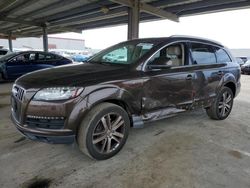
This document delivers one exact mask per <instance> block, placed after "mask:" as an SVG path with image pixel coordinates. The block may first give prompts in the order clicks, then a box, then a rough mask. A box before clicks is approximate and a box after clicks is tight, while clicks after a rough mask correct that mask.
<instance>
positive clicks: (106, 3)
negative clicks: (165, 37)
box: [0, 0, 250, 37]
mask: <svg viewBox="0 0 250 188" xmlns="http://www.w3.org/2000/svg"><path fill="white" fill-rule="evenodd" d="M124 2H125V3H124ZM126 2H129V1H128V0H116V1H115V0H113V1H112V0H1V1H0V33H1V34H6V35H8V34H9V33H12V35H14V36H17V37H28V36H39V35H42V26H44V25H46V26H47V28H48V33H49V34H52V33H60V32H66V31H74V32H81V30H85V29H93V28H99V27H107V26H113V25H119V24H126V23H127V22H128V11H127V10H128V8H127V5H126ZM145 4H146V5H149V6H150V7H153V8H157V9H152V10H157V11H158V10H160V11H164V12H166V13H170V14H171V15H174V16H177V17H182V16H188V15H195V14H203V13H207V12H218V11H224V10H232V9H240V8H247V7H250V0H141V7H142V8H143V7H144V5H145ZM157 19H163V18H162V16H157V12H156V13H153V12H151V13H150V12H148V11H143V10H141V14H140V20H141V21H150V20H157Z"/></svg>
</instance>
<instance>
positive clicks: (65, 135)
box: [11, 114, 75, 144]
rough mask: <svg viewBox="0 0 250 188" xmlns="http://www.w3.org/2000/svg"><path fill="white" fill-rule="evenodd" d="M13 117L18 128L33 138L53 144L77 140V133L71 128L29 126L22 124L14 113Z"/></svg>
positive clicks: (26, 135) (69, 142)
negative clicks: (56, 128)
mask: <svg viewBox="0 0 250 188" xmlns="http://www.w3.org/2000/svg"><path fill="white" fill-rule="evenodd" d="M11 119H12V122H13V123H14V125H15V126H16V128H17V130H18V131H19V132H20V133H21V134H23V135H24V136H25V137H27V138H29V139H31V140H35V141H40V142H46V143H51V144H71V143H73V142H74V141H75V134H74V132H73V131H72V130H70V129H58V130H54V129H53V130H52V129H42V128H29V127H28V126H27V125H21V124H20V123H19V122H18V121H17V120H16V119H15V117H14V116H13V114H11Z"/></svg>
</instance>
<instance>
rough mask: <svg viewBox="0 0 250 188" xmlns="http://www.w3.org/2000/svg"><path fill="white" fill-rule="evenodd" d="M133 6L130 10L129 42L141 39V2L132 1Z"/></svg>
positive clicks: (138, 0) (137, 0)
mask: <svg viewBox="0 0 250 188" xmlns="http://www.w3.org/2000/svg"><path fill="white" fill-rule="evenodd" d="M132 4H133V6H132V7H129V8H128V40H131V39H136V38H138V37H139V22H140V0H132Z"/></svg>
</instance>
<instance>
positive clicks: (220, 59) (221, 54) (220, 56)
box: [215, 47, 232, 63]
mask: <svg viewBox="0 0 250 188" xmlns="http://www.w3.org/2000/svg"><path fill="white" fill-rule="evenodd" d="M215 54H216V57H217V63H226V62H231V61H232V60H231V58H230V57H229V55H228V54H227V53H226V51H225V50H224V49H221V48H217V47H216V48H215Z"/></svg>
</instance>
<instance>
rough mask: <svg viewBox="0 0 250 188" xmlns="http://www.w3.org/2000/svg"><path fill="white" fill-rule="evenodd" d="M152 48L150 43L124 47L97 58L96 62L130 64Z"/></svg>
mask: <svg viewBox="0 0 250 188" xmlns="http://www.w3.org/2000/svg"><path fill="white" fill-rule="evenodd" d="M152 47H153V44H151V43H138V44H136V45H133V44H128V45H124V46H122V47H120V48H116V49H115V50H112V51H110V52H108V53H106V54H104V55H102V56H100V57H98V59H97V61H100V62H112V63H117V64H131V63H132V62H134V61H136V60H138V59H139V58H140V57H142V56H143V55H144V54H145V53H147V52H148V51H149V50H150V49H151V48H152Z"/></svg>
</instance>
